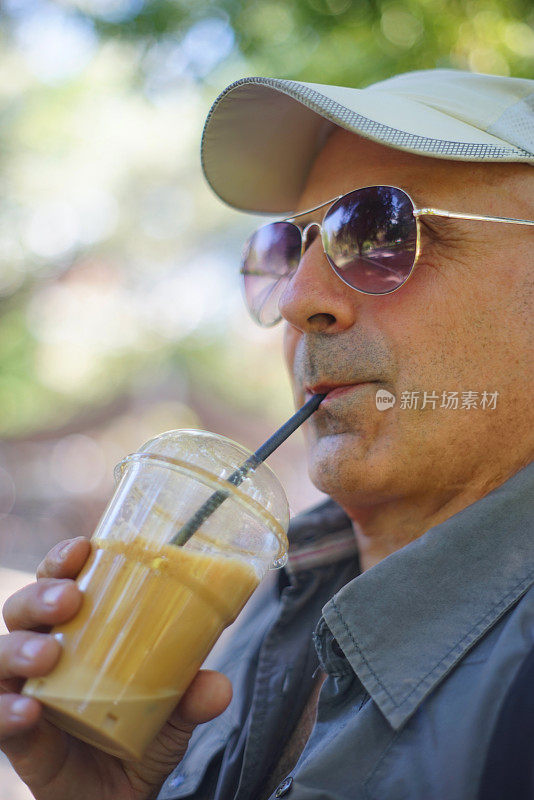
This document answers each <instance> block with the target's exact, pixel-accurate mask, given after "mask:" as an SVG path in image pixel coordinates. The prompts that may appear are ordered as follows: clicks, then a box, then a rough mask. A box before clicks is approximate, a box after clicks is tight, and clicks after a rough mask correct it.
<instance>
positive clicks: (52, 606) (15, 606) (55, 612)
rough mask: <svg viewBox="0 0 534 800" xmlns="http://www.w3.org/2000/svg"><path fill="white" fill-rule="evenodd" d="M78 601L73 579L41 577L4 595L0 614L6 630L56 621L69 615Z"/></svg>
mask: <svg viewBox="0 0 534 800" xmlns="http://www.w3.org/2000/svg"><path fill="white" fill-rule="evenodd" d="M81 604H82V593H81V591H80V589H79V588H78V586H77V585H76V583H75V582H74V581H73V580H68V579H65V580H60V579H54V578H43V579H42V580H38V581H37V583H31V584H29V586H24V588H22V589H19V591H18V592H15V594H12V595H11V597H8V599H7V600H6V602H5V604H4V608H3V614H4V621H5V623H6V627H7V629H8V630H9V631H14V630H20V629H22V630H30V629H32V628H42V627H43V626H51V625H59V624H60V623H62V622H66V621H67V620H68V619H71V618H72V617H73V616H74V615H75V614H76V612H77V611H78V610H79V608H80V606H81Z"/></svg>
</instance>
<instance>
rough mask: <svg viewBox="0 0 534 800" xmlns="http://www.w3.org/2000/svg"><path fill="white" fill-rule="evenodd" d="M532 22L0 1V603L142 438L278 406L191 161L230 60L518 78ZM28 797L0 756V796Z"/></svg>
mask: <svg viewBox="0 0 534 800" xmlns="http://www.w3.org/2000/svg"><path fill="white" fill-rule="evenodd" d="M533 26H534V7H533V5H532V2H531V0H408V2H397V1H396V0H357V2H351V0H283V2H282V0H258V2H253V1H251V2H237V1H236V0H195V2H186V0H179V1H178V0H174V1H173V2H171V1H170V0H152V2H151V1H150V0H145V1H144V2H143V0H63V2H48V1H47V0H4V1H3V3H2V5H1V6H0V109H1V127H0V131H1V137H2V141H1V148H0V170H1V172H2V187H3V191H2V194H1V196H0V437H1V441H0V602H3V599H4V598H5V597H6V596H7V595H9V594H10V593H11V592H12V591H14V590H15V589H16V588H18V587H20V586H22V585H23V584H25V583H27V582H29V581H30V580H31V577H32V575H31V574H32V573H33V571H34V570H35V567H36V565H37V564H38V562H39V561H40V559H41V558H42V556H43V555H44V554H45V552H46V551H47V550H48V549H49V548H50V547H51V546H52V545H53V544H54V543H56V542H57V541H59V540H60V539H63V538H65V537H68V536H72V535H79V534H85V535H88V536H89V535H90V534H91V532H92V530H93V529H94V526H95V524H96V522H97V521H98V518H99V516H100V514H101V513H102V510H103V508H104V506H105V504H106V501H107V499H108V498H109V496H110V494H111V493H112V490H113V478H112V470H113V465H114V464H115V463H116V462H117V461H119V460H120V459H121V458H122V457H123V456H124V455H125V454H126V453H128V452H132V451H133V450H135V449H136V448H137V447H138V446H139V445H140V444H141V443H142V442H144V441H145V440H146V439H149V438H150V437H152V436H154V435H156V434H158V433H160V432H161V431H163V430H166V429H170V428H179V427H199V428H205V429H208V430H213V431H216V432H219V433H222V434H225V435H227V436H230V437H231V438H234V439H236V440H237V441H239V442H241V443H242V444H244V445H246V446H248V447H250V448H252V449H254V448H255V447H256V446H257V445H258V444H259V443H260V442H261V441H262V440H263V439H264V438H266V436H267V435H268V434H269V433H270V432H271V431H272V430H274V428H276V427H278V425H279V424H281V422H282V421H283V420H284V419H285V418H286V417H287V416H289V414H290V413H291V411H292V400H291V395H290V390H289V383H288V380H287V378H286V375H285V373H284V369H283V366H282V361H281V338H280V331H278V330H276V329H274V330H268V331H265V330H259V329H257V328H256V327H255V326H254V324H253V323H252V322H251V321H250V320H249V318H248V316H247V314H246V312H245V310H244V307H243V304H242V301H241V294H240V286H239V281H238V276H237V269H238V262H239V256H240V251H241V247H242V243H243V240H244V239H245V238H246V236H247V235H248V234H249V233H250V231H251V230H253V229H254V227H255V226H257V224H258V218H255V217H254V216H252V215H244V214H239V213H237V212H234V211H232V210H231V209H229V208H227V207H225V206H223V205H222V204H221V203H220V202H219V201H218V200H217V199H216V198H215V197H214V196H212V194H211V193H210V190H209V189H208V187H207V185H206V184H205V182H204V180H203V178H202V175H201V171H200V163H199V142H200V136H201V132H202V126H203V122H204V119H205V117H206V114H207V112H208V110H209V107H210V105H211V103H212V102H213V100H214V99H215V97H216V96H217V94H218V93H219V92H220V91H221V90H222V89H223V88H224V87H225V86H226V85H227V84H228V83H231V82H232V81H234V80H237V79H239V78H241V77H244V76H247V75H269V76H274V77H283V78H294V79H300V80H305V81H311V82H317V83H335V84H339V85H349V86H357V87H358V86H364V85H366V84H368V83H372V82H374V81H377V80H381V79H383V78H386V77H389V76H390V75H392V74H394V73H396V72H402V71H407V70H412V69H427V68H432V67H445V68H450V67H452V68H460V69H468V70H473V71H475V72H491V73H498V74H502V75H515V76H520V77H532V75H533V67H534V27H533ZM262 221H263V220H262ZM270 463H271V464H272V466H273V468H274V469H275V471H276V472H277V473H278V475H279V477H280V478H281V480H282V482H283V483H284V485H285V486H286V488H287V492H288V496H289V499H290V505H291V509H292V512H293V513H296V512H297V511H299V510H301V509H302V508H304V507H305V506H306V505H308V504H310V503H311V502H314V501H315V500H316V499H318V498H319V497H320V495H319V493H318V492H317V491H316V490H315V489H314V488H313V487H312V486H311V484H310V483H309V481H308V478H307V475H306V469H305V465H304V458H303V451H302V441H301V439H300V435H297V436H295V437H293V438H292V439H291V440H290V441H288V442H287V443H286V444H285V445H284V447H283V450H282V452H281V453H280V452H279V453H277V454H275V455H274V456H273V457H272V459H271V461H270ZM28 797H30V795H29V792H28V791H27V790H26V788H25V787H24V786H23V785H22V783H21V782H20V781H18V779H16V777H15V776H14V773H13V772H11V771H9V768H7V767H6V765H5V763H4V764H3V765H2V764H0V800H21V799H22V798H28Z"/></svg>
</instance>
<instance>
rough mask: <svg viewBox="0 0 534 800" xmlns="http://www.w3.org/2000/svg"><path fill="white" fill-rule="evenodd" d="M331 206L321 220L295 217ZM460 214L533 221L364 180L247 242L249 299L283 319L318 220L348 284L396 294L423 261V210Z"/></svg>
mask: <svg viewBox="0 0 534 800" xmlns="http://www.w3.org/2000/svg"><path fill="white" fill-rule="evenodd" d="M325 206H329V208H328V210H327V211H326V213H325V215H324V217H323V221H322V223H321V224H319V223H318V222H310V223H309V224H308V225H306V226H305V227H302V226H299V224H298V223H296V222H295V220H297V219H298V218H299V217H304V216H306V215H307V214H311V213H312V212H313V211H317V210H318V209H320V208H324V207H325ZM427 214H428V215H433V216H437V217H449V218H453V219H469V220H480V221H486V222H507V223H513V224H516V225H534V220H526V219H512V218H508V217H487V216H482V215H480V214H461V213H456V212H454V211H443V210H442V209H439V208H416V206H415V204H414V202H413V200H412V198H411V197H410V196H409V194H407V193H406V192H405V191H404V190H403V189H399V188H398V187H396V186H365V187H363V188H361V189H355V190H354V191H352V192H349V193H348V194H344V195H339V196H338V197H334V198H332V199H330V200H327V201H326V202H324V203H321V204H320V205H318V206H315V207H314V208H309V209H308V210H307V211H301V212H300V213H298V214H294V215H293V216H292V217H288V218H287V219H284V220H282V221H280V222H271V223H269V224H268V225H263V226H262V227H261V228H259V229H258V230H257V231H255V233H253V234H252V236H251V237H250V238H249V239H248V241H247V242H246V244H245V247H244V250H243V256H242V262H241V274H242V275H243V281H244V290H245V299H246V302H247V306H248V309H249V311H250V313H251V315H252V317H253V318H254V319H255V320H256V322H258V323H259V324H260V325H262V326H263V327H270V326H272V325H276V323H277V322H279V321H280V320H281V318H282V317H281V314H280V311H279V309H278V303H279V300H280V298H281V296H282V294H283V292H284V290H285V288H286V286H287V284H288V282H289V281H290V280H291V278H292V276H293V275H294V274H295V272H296V270H297V267H298V265H299V262H300V259H301V258H302V256H303V254H304V251H305V249H306V242H307V237H308V233H309V231H310V230H311V228H313V227H317V228H318V230H319V232H320V234H321V240H322V243H323V249H324V252H325V255H326V258H327V259H328V263H329V264H330V266H331V267H332V269H333V270H334V272H335V273H336V275H337V276H338V278H341V280H342V281H343V283H346V284H347V286H350V287H351V289H355V290H356V291H357V292H362V293H363V294H371V295H381V294H390V293H391V292H395V291H396V290H397V289H399V288H400V287H401V286H403V285H404V284H405V283H406V281H407V280H408V278H409V277H410V275H411V274H412V272H413V270H414V267H415V265H416V263H417V259H418V257H419V250H420V239H421V232H420V227H419V226H420V223H419V217H421V216H423V215H427Z"/></svg>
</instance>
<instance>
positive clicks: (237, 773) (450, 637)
mask: <svg viewBox="0 0 534 800" xmlns="http://www.w3.org/2000/svg"><path fill="white" fill-rule="evenodd" d="M533 506H534V463H532V464H530V465H529V466H527V467H525V468H524V469H522V470H521V471H519V472H518V473H516V474H515V475H514V476H513V477H512V478H510V479H509V480H508V481H506V482H505V483H504V484H502V485H501V486H500V487H498V488H497V489H495V490H494V491H493V492H491V493H490V494H488V495H487V496H486V497H484V498H482V499H481V500H479V501H478V502H476V503H474V504H473V505H471V506H469V507H468V508H465V509H463V510H462V511H460V512H459V513H458V514H456V515H454V516H453V517H451V518H450V519H448V520H446V521H445V522H443V523H442V524H441V525H437V526H436V527H434V528H432V529H430V530H429V531H427V532H426V533H425V534H424V536H422V537H421V538H419V539H417V540H416V541H414V542H412V543H411V544H409V545H407V546H406V547H403V548H402V549H401V550H399V551H397V552H396V553H394V554H392V555H390V556H388V557H387V558H386V559H384V560H383V561H381V562H380V563H379V564H377V565H376V566H374V567H372V568H371V569H369V570H367V571H366V572H365V573H363V574H358V572H359V570H358V562H357V555H356V551H355V544H354V535H353V533H352V529H351V527H350V522H349V520H348V518H347V517H346V516H345V514H344V513H343V512H342V510H341V509H340V508H339V507H338V506H336V505H335V504H334V503H332V502H331V501H328V502H327V503H325V504H323V505H321V506H320V507H318V508H317V509H314V510H312V511H311V512H308V514H306V515H302V516H301V517H300V518H297V519H296V520H295V522H294V523H293V525H292V529H291V532H290V533H291V536H290V539H291V549H290V560H289V564H288V567H287V568H286V569H285V570H284V571H283V572H281V573H278V574H276V575H273V576H272V578H271V580H270V581H267V582H266V583H265V584H264V585H263V587H261V588H260V589H259V590H258V593H257V596H256V597H255V598H253V600H252V601H251V604H252V605H251V607H249V608H248V609H247V610H246V612H245V614H244V615H242V617H241V618H240V619H239V620H238V623H237V626H236V631H235V633H234V634H233V636H232V637H231V638H230V640H229V643H228V644H227V645H226V647H225V648H224V651H223V652H222V654H220V655H219V656H218V658H217V663H216V664H213V663H211V664H210V666H214V667H216V668H219V669H221V671H222V672H225V673H226V674H227V675H228V676H229V677H230V679H231V680H232V683H233V686H234V698H233V700H232V703H231V704H230V706H229V708H228V709H227V711H225V713H224V714H223V715H221V716H220V717H218V718H217V719H216V720H213V721H212V722H210V723H207V724H205V725H202V726H199V727H198V728H197V729H196V731H195V733H194V735H193V738H192V741H191V744H190V746H189V749H188V752H187V754H186V756H185V758H184V759H183V761H182V763H181V764H179V765H178V767H177V768H176V770H175V771H174V772H173V773H172V774H171V775H170V776H169V778H168V779H167V781H166V783H165V784H164V786H163V788H162V790H161V792H160V795H159V798H160V800H169V799H170V798H185V797H187V798H194V800H208V799H209V800H256V799H257V797H258V796H260V795H261V794H262V787H265V785H266V783H267V781H268V778H269V775H270V774H271V773H272V771H273V769H274V768H275V765H276V763H277V761H278V759H279V757H280V754H281V752H282V751H283V748H284V745H285V744H286V742H287V740H288V738H289V737H290V735H291V733H292V731H293V729H294V727H295V724H296V722H297V721H298V719H299V717H300V714H301V713H302V709H303V708H304V705H305V703H306V700H307V698H308V696H309V694H310V692H311V690H312V686H313V683H314V674H315V672H316V670H317V668H318V667H321V668H322V669H323V670H324V671H325V672H326V673H327V678H326V680H325V682H324V684H323V686H322V689H321V693H320V696H319V703H318V712H317V721H316V723H315V726H314V728H313V730H312V733H311V735H310V738H309V740H308V742H307V744H306V746H305V748H304V751H303V752H302V754H301V756H300V758H299V760H298V762H297V764H296V765H295V767H294V768H293V769H292V770H291V772H290V773H289V774H288V775H287V776H286V780H285V781H283V782H282V783H281V784H280V785H279V787H278V796H287V797H288V798H289V800H349V798H350V800H360V799H361V800H364V798H365V800H441V799H442V800H471V798H473V800H474V798H476V795H477V789H478V784H479V781H480V776H481V772H482V768H483V765H484V759H485V756H486V752H487V749H488V745H489V740H490V737H491V732H492V730H493V727H494V725H495V722H496V718H497V715H498V711H499V707H500V705H501V703H502V701H503V699H504V697H505V695H506V692H507V690H508V688H509V686H510V684H511V683H512V681H513V679H514V677H515V675H516V674H517V671H518V669H519V668H520V666H521V663H522V662H523V661H524V659H525V658H526V656H527V654H528V652H529V650H530V649H531V648H532V647H533V645H534V588H533V578H534V535H533V534H534V530H533V528H534V525H533V521H532V520H533V513H532V512H533V510H534V509H533ZM274 796H275V795H273V797H274Z"/></svg>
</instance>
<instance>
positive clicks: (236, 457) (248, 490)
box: [22, 431, 289, 759]
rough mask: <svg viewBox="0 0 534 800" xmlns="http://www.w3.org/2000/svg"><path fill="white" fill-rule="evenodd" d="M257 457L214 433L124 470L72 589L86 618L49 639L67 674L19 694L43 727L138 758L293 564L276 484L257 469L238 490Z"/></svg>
mask: <svg viewBox="0 0 534 800" xmlns="http://www.w3.org/2000/svg"><path fill="white" fill-rule="evenodd" d="M250 457H251V454H250V453H249V452H248V451H246V450H244V448H242V447H240V445H237V444H236V443H235V442H232V441H231V440H230V439H226V438H225V437H222V436H218V435H216V434H212V433H207V432H206V431H167V432H165V433H163V434H161V435H160V436H157V437H155V438H154V439H151V440H150V441H149V442H147V443H146V444H144V445H143V446H142V447H141V448H140V449H139V451H138V452H136V453H133V454H131V455H129V456H126V458H124V459H123V460H122V461H121V462H120V464H119V465H118V466H117V468H116V470H115V474H116V477H117V487H116V490H115V493H114V495H113V497H112V498H111V501H110V503H109V505H108V507H107V509H106V510H105V511H104V514H103V516H102V519H101V520H100V523H99V525H98V527H97V529H96V531H95V533H94V534H93V537H92V539H91V545H92V549H91V554H90V557H89V559H88V560H87V562H86V564H85V566H84V568H83V570H82V571H81V572H80V574H79V576H78V578H77V584H78V586H79V588H80V590H81V592H82V598H83V599H82V605H81V608H80V611H79V612H78V613H77V614H76V616H75V617H74V618H73V619H72V620H70V621H69V622H67V623H65V624H64V625H58V626H55V627H54V628H53V629H52V631H51V634H52V636H54V637H55V638H56V640H57V641H58V642H59V643H60V645H61V650H62V652H61V655H60V658H59V661H58V662H57V665H56V666H55V667H54V669H53V670H52V671H51V672H50V673H49V674H48V675H45V676H44V677H41V678H31V679H29V680H27V681H26V683H25V684H24V687H23V689H22V693H23V694H26V695H30V696H32V697H35V698H36V699H37V700H39V701H41V702H42V704H43V713H44V716H45V718H46V719H48V720H49V721H50V722H52V723H53V724H55V725H57V726H58V727H59V728H61V729H63V730H65V731H67V732H68V733H71V734H72V735H74V736H76V737H78V738H79V739H82V740H83V741H85V742H88V743H89V744H92V745H94V746H95V747H98V748H100V749H101V750H105V751H106V752H108V753H111V754H113V755H116V756H119V757H121V758H125V759H141V758H142V756H143V753H144V752H145V751H146V749H147V747H148V746H149V745H150V743H151V741H152V740H153V739H154V737H155V736H156V735H157V733H158V732H159V731H160V730H161V728H162V727H163V725H164V724H165V722H166V720H167V719H168V717H169V716H170V714H171V713H172V711H173V709H174V707H175V706H176V705H177V703H178V702H179V700H180V698H181V697H182V695H183V693H184V692H185V690H186V689H187V687H188V686H189V684H190V683H191V681H192V680H193V678H194V677H195V675H196V674H197V672H198V670H199V669H200V667H201V666H202V664H203V662H204V661H205V659H206V657H207V656H208V654H209V652H210V650H211V649H212V647H213V645H214V644H215V642H216V641H217V639H218V638H219V636H220V634H221V633H222V631H223V630H224V628H226V627H227V626H228V625H230V624H231V623H232V622H233V621H234V620H235V618H236V617H237V615H238V614H239V612H240V611H241V609H242V608H243V606H244V605H245V603H246V602H247V600H248V599H249V597H250V595H251V594H252V592H253V591H254V589H255V588H256V586H257V585H258V583H259V582H260V580H261V579H262V578H263V576H264V575H265V574H266V573H267V571H268V570H269V569H270V568H276V567H279V566H281V565H283V564H284V563H285V559H286V557H287V537H286V531H287V527H288V523H289V508H288V504H287V498H286V496H285V493H284V491H283V489H282V487H281V485H280V483H279V481H278V479H277V478H276V476H275V475H274V474H273V473H272V472H271V470H270V469H269V468H268V467H267V466H266V465H265V464H262V463H259V464H255V466H254V469H253V470H251V469H250V470H249V468H247V470H246V471H244V472H243V473H242V475H241V473H240V475H241V479H240V485H239V486H236V485H235V483H232V482H231V481H230V478H231V477H232V476H233V475H235V474H236V469H239V470H240V469H241V468H242V465H243V463H244V462H245V461H246V460H247V458H250ZM213 498H216V499H217V502H216V503H214V502H213ZM208 507H209V513H206V512H205V509H206V508H208ZM199 509H200V510H202V509H204V511H202V513H201V514H200V516H199ZM192 520H193V521H194V525H193V523H192ZM184 531H187V535H184V534H183V532H184Z"/></svg>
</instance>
